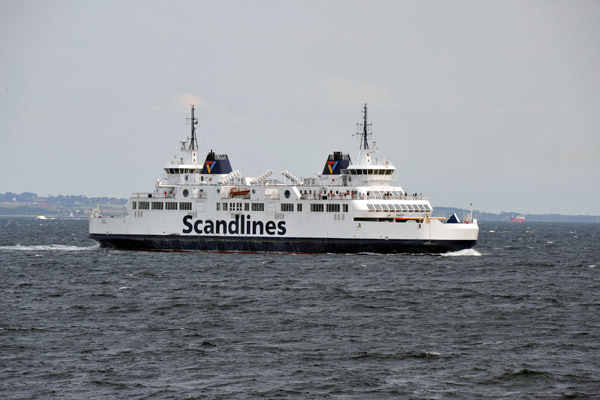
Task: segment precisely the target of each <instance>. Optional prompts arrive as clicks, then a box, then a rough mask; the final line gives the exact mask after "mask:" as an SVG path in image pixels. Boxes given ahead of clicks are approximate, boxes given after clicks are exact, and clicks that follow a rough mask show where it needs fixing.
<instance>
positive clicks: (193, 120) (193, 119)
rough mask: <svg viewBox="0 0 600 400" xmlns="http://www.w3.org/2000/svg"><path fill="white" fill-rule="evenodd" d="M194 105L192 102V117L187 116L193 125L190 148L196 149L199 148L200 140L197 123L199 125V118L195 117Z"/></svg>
mask: <svg viewBox="0 0 600 400" xmlns="http://www.w3.org/2000/svg"><path fill="white" fill-rule="evenodd" d="M194 110H196V109H195V108H194V105H193V104H192V117H191V118H187V120H188V121H190V125H192V137H191V139H190V146H189V149H190V150H196V149H197V148H198V141H197V140H196V125H198V118H196V117H194Z"/></svg>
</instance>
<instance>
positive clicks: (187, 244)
mask: <svg viewBox="0 0 600 400" xmlns="http://www.w3.org/2000/svg"><path fill="white" fill-rule="evenodd" d="M90 237H91V238H92V239H94V240H95V241H97V242H98V243H99V244H100V245H101V246H102V247H107V248H114V249H119V250H149V251H214V252H241V253H260V252H279V253H343V254H351V253H379V254H390V253H446V252H449V251H458V250H463V249H470V248H471V247H473V246H475V244H476V243H477V241H476V240H437V239H436V240H418V239H388V240H385V239H384V240H382V239H334V238H287V237H286V238H260V237H244V238H242V237H223V236H210V237H205V236H204V237H189V236H181V235H165V236H161V235H114V234H90Z"/></svg>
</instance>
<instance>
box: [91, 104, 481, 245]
mask: <svg viewBox="0 0 600 400" xmlns="http://www.w3.org/2000/svg"><path fill="white" fill-rule="evenodd" d="M194 113H195V108H194V106H193V105H192V106H191V117H190V118H189V120H190V125H191V135H190V137H188V139H186V140H185V141H183V142H181V148H180V152H181V154H180V155H179V156H178V157H175V158H174V159H173V160H171V161H170V162H168V163H167V165H166V166H165V167H164V176H163V177H162V178H161V179H158V180H157V181H156V183H155V185H154V190H153V191H151V192H144V193H133V194H131V196H130V198H129V199H128V202H127V205H126V207H127V214H126V216H125V217H107V216H103V215H102V213H101V210H100V207H99V206H97V207H96V209H95V210H94V211H93V212H92V213H91V214H90V220H89V237H90V238H91V239H93V240H95V241H96V242H98V243H99V244H100V246H101V247H108V248H114V249H121V250H151V251H215V252H282V253H444V252H448V251H457V250H463V249H468V248H471V247H473V246H474V245H475V244H476V243H477V238H478V234H479V226H478V224H477V220H476V219H473V217H472V213H470V214H469V215H468V216H467V217H466V218H465V220H464V221H460V220H459V218H458V217H457V216H456V214H453V215H452V216H451V217H450V218H447V219H446V218H444V217H434V216H433V215H432V214H433V207H432V206H431V203H430V202H429V200H428V199H427V198H426V197H425V196H424V195H422V194H417V193H413V194H409V193H406V192H405V191H404V190H403V189H402V187H401V186H398V185H397V183H396V180H395V172H396V168H395V167H394V165H393V164H392V163H391V162H390V161H387V160H386V159H385V157H383V158H379V157H376V155H377V153H378V151H379V150H378V145H377V142H375V141H372V140H371V139H372V132H371V124H370V123H368V120H367V105H366V104H365V105H364V108H363V110H362V114H363V118H362V123H358V124H357V127H358V137H359V139H360V145H359V151H358V156H357V158H356V161H353V160H352V159H351V157H350V155H349V154H347V153H343V152H341V151H334V152H332V153H331V154H329V155H328V156H327V159H326V161H325V163H324V165H323V169H322V171H321V172H320V173H316V174H314V175H313V176H312V177H308V178H299V177H297V176H296V175H294V174H293V173H291V172H289V171H282V172H281V176H280V177H278V178H279V179H275V178H277V177H274V176H273V171H272V170H267V171H264V172H263V173H261V174H259V175H258V176H252V177H245V176H242V174H241V173H240V171H239V170H234V169H233V168H232V164H231V161H230V160H229V157H228V156H227V154H217V153H215V152H214V151H212V150H210V151H208V153H207V155H206V157H205V158H204V159H202V158H201V153H200V150H199V148H198V143H197V139H196V125H197V123H198V119H197V118H196V117H195V114H194Z"/></svg>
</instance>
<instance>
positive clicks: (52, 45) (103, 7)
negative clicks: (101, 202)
mask: <svg viewBox="0 0 600 400" xmlns="http://www.w3.org/2000/svg"><path fill="white" fill-rule="evenodd" d="M191 102H193V103H195V104H196V106H197V116H198V117H199V120H200V123H199V140H198V142H199V145H200V147H201V149H202V152H205V151H208V150H210V149H214V150H215V151H216V152H217V153H227V154H229V157H230V160H231V163H232V166H233V168H234V169H240V170H241V171H242V174H243V175H245V176H254V175H258V174H259V173H261V172H263V171H264V170H266V169H272V170H273V171H275V173H276V174H279V172H280V171H283V170H289V171H291V172H292V173H294V174H295V175H297V176H305V177H308V176H311V175H312V174H314V173H315V172H320V171H321V170H322V169H323V165H324V162H325V159H326V157H327V155H328V154H329V153H331V152H333V151H344V152H349V153H350V155H351V157H352V158H353V159H356V154H357V152H358V145H359V143H358V141H357V139H356V138H355V137H353V136H352V134H353V133H354V132H355V130H356V122H359V121H360V119H361V108H362V105H363V103H368V105H369V115H370V120H371V122H372V123H373V133H374V135H373V139H374V140H377V141H378V142H379V147H380V150H381V151H380V153H379V155H378V157H383V156H385V157H386V159H387V160H389V161H391V162H392V163H393V164H394V165H395V166H396V168H397V178H398V184H399V185H401V186H403V187H404V189H405V190H406V191H408V192H409V193H413V192H418V193H424V194H426V195H427V196H428V198H429V200H430V201H431V202H432V204H433V206H434V208H435V206H456V207H463V208H468V207H469V203H471V202H472V203H473V207H474V208H475V209H479V210H483V211H491V212H500V211H514V212H523V213H550V212H558V213H564V214H581V213H583V214H594V215H600V178H599V175H600V154H599V153H600V2H599V1H527V2H525V1H504V0H503V1H485V2H480V1H377V0H370V1H348V0H344V1H321V0H320V1H308V0H303V1H108V0H102V1H55V0H49V1H48V0H40V1H21V0H19V1H7V0H2V1H1V2H0V167H1V170H2V178H0V192H6V191H11V192H23V191H29V192H35V193H38V194H39V195H44V196H45V195H48V194H52V195H58V194H83V195H87V196H114V197H127V196H129V194H130V193H131V192H137V191H151V190H153V188H154V182H155V181H156V179H157V178H159V177H161V174H162V168H163V167H164V166H165V164H166V162H167V161H169V160H170V159H171V158H172V156H173V155H174V154H176V153H177V152H178V148H179V141H180V140H185V139H186V137H187V136H188V135H189V125H186V121H185V118H186V117H187V116H188V113H189V104H190V103H191Z"/></svg>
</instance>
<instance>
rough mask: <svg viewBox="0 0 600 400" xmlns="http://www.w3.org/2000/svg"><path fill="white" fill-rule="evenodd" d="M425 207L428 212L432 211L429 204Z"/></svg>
mask: <svg viewBox="0 0 600 400" xmlns="http://www.w3.org/2000/svg"><path fill="white" fill-rule="evenodd" d="M423 207H425V210H426V211H431V207H429V204H425V205H424V206H423Z"/></svg>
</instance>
